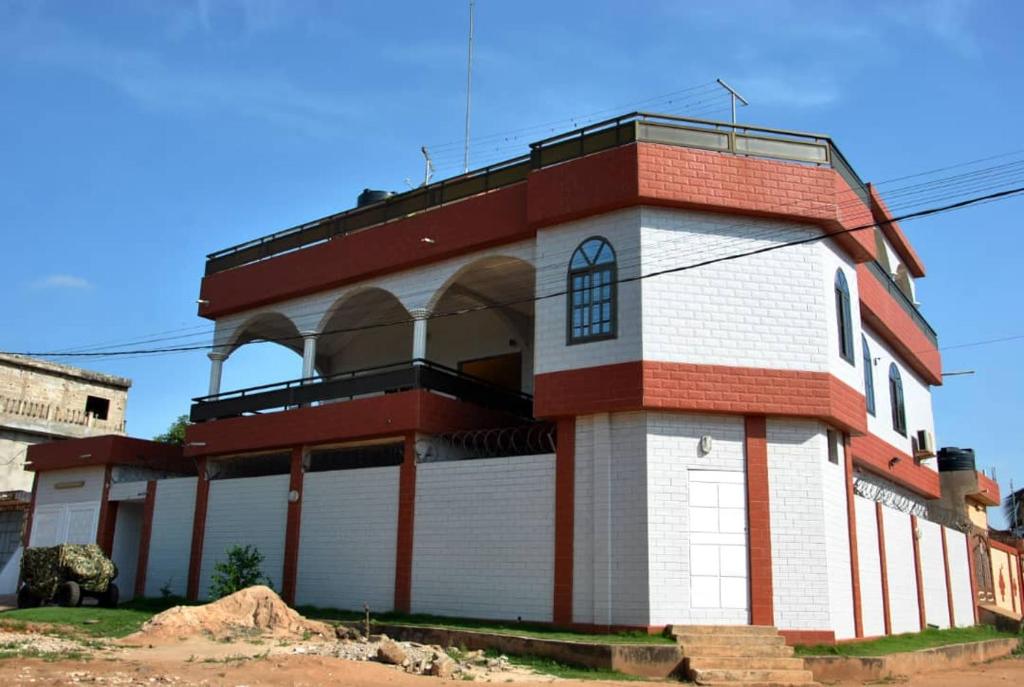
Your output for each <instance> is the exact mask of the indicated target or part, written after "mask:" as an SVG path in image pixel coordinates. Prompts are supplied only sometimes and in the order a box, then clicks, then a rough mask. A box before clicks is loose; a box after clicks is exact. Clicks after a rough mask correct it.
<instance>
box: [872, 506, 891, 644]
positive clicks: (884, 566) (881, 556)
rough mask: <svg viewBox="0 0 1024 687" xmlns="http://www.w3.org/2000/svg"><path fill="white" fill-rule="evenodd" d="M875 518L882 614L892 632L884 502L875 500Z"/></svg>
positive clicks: (888, 633)
mask: <svg viewBox="0 0 1024 687" xmlns="http://www.w3.org/2000/svg"><path fill="white" fill-rule="evenodd" d="M875 520H876V521H877V522H878V526H877V528H878V567H879V569H880V570H881V571H882V616H883V619H884V620H885V634H887V635H891V634H892V609H891V608H890V606H889V564H888V563H887V562H886V558H885V517H884V516H883V515H882V504H880V503H879V502H878V501H875Z"/></svg>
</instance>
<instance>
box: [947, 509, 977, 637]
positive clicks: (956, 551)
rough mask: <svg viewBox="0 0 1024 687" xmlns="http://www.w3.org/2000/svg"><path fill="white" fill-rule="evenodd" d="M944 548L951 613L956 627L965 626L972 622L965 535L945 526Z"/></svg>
mask: <svg viewBox="0 0 1024 687" xmlns="http://www.w3.org/2000/svg"><path fill="white" fill-rule="evenodd" d="M946 550H947V551H948V553H949V582H950V586H952V588H953V615H954V616H955V617H956V625H957V627H967V626H970V625H973V624H974V593H973V592H972V591H971V569H970V564H969V562H968V558H967V536H966V535H965V534H964V533H963V532H957V531H956V530H951V529H949V528H948V527H947V528H946Z"/></svg>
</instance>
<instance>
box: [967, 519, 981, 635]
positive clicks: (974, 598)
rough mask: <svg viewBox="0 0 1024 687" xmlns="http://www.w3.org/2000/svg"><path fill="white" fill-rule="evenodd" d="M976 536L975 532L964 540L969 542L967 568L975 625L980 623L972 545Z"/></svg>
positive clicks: (971, 532)
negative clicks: (972, 538)
mask: <svg viewBox="0 0 1024 687" xmlns="http://www.w3.org/2000/svg"><path fill="white" fill-rule="evenodd" d="M973 536H975V535H974V532H973V531H970V532H967V534H966V536H965V537H964V540H965V541H966V542H967V567H968V568H969V570H968V572H969V573H970V574H969V575H968V577H969V578H970V579H971V609H972V610H973V611H974V624H975V625H977V624H978V622H979V618H978V580H977V579H975V577H974V574H975V572H974V546H973V545H972V544H971V537H973Z"/></svg>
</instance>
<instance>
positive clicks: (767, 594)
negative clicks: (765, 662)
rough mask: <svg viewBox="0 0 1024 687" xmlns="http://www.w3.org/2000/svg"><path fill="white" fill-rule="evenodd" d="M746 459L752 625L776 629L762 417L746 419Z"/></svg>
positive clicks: (766, 447)
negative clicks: (772, 626) (773, 626)
mask: <svg viewBox="0 0 1024 687" xmlns="http://www.w3.org/2000/svg"><path fill="white" fill-rule="evenodd" d="M743 425H744V433H745V437H746V438H745V441H746V447H745V448H746V451H745V452H746V458H747V536H748V540H749V548H748V560H749V566H750V622H751V624H752V625H769V626H771V625H774V624H775V606H774V591H773V590H774V587H773V582H772V528H771V504H770V497H769V494H768V440H767V425H768V422H767V420H766V418H765V417H764V416H763V415H748V416H747V417H746V418H744V423H743Z"/></svg>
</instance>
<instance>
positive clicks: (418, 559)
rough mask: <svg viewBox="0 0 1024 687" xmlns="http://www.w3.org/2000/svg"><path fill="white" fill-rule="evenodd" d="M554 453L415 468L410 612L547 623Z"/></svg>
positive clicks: (551, 577)
mask: <svg viewBox="0 0 1024 687" xmlns="http://www.w3.org/2000/svg"><path fill="white" fill-rule="evenodd" d="M554 508H555V457H554V455H539V456H518V457H514V458H491V459H486V460H466V461H453V462H446V463H422V464H420V465H419V466H418V467H417V484H416V518H415V532H416V535H415V538H414V544H413V573H412V610H413V612H414V613H436V614H439V615H452V616H462V617H471V618H502V619H507V618H522V619H523V620H535V621H549V620H551V609H552V600H553V584H554V546H555V543H554V523H555V515H554V513H555V510H554Z"/></svg>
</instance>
